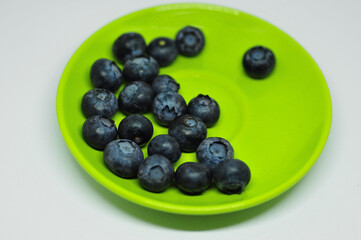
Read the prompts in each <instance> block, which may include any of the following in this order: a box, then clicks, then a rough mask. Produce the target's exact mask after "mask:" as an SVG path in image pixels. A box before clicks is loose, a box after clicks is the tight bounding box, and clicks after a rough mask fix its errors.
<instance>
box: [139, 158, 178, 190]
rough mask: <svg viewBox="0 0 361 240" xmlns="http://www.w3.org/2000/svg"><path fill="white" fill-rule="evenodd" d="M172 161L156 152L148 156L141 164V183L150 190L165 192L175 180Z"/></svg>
mask: <svg viewBox="0 0 361 240" xmlns="http://www.w3.org/2000/svg"><path fill="white" fill-rule="evenodd" d="M173 176H174V169H173V165H172V163H171V162H170V161H169V160H168V159H167V158H166V157H164V156H162V155H159V154H155V155H152V156H149V157H147V158H146V159H144V161H143V162H142V163H141V164H140V166H139V170H138V179H139V182H140V185H141V186H142V187H143V188H144V189H145V190H148V191H150V192H156V193H159V192H163V191H164V190H166V189H167V188H168V187H169V186H170V185H171V184H172V182H173Z"/></svg>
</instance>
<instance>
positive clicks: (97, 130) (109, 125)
mask: <svg viewBox="0 0 361 240" xmlns="http://www.w3.org/2000/svg"><path fill="white" fill-rule="evenodd" d="M82 132H83V138H84V140H85V142H87V143H88V144H89V145H90V146H91V147H93V148H95V149H98V150H103V149H104V148H105V146H106V145H107V144H108V143H109V142H111V141H113V140H115V139H117V135H118V133H117V128H116V126H115V124H114V121H113V120H111V119H107V118H104V117H101V116H92V117H90V118H88V119H87V120H86V121H85V122H84V124H83V128H82Z"/></svg>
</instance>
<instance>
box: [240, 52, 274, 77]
mask: <svg viewBox="0 0 361 240" xmlns="http://www.w3.org/2000/svg"><path fill="white" fill-rule="evenodd" d="M275 62H276V60H275V56H274V54H273V52H272V51H271V50H269V49H268V48H265V47H262V46H256V47H253V48H251V49H249V50H248V51H247V52H246V53H245V54H244V56H243V67H244V70H245V71H246V73H247V74H248V75H249V76H250V77H252V78H259V79H260V78H265V77H267V76H268V75H269V74H270V73H271V72H272V70H273V68H274V66H275Z"/></svg>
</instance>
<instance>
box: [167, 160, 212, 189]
mask: <svg viewBox="0 0 361 240" xmlns="http://www.w3.org/2000/svg"><path fill="white" fill-rule="evenodd" d="M174 179H175V184H176V185H177V187H178V188H179V189H181V190H182V191H183V192H185V193H187V194H191V195H196V194H201V193H202V192H204V191H205V190H206V189H207V188H208V187H209V186H210V185H211V183H212V175H211V172H210V171H209V169H208V167H207V166H206V165H204V164H202V163H196V162H186V163H183V164H182V165H180V166H179V167H178V168H177V171H176V172H175V175H174Z"/></svg>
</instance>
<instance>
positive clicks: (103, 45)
mask: <svg viewBox="0 0 361 240" xmlns="http://www.w3.org/2000/svg"><path fill="white" fill-rule="evenodd" d="M186 25H193V26H196V27H199V28H200V29H201V30H202V31H203V32H204V35H205V38H206V45H205V48H204V50H203V51H202V53H201V54H200V55H199V56H197V57H195V58H186V57H182V56H179V57H178V58H177V59H176V61H175V62H174V63H173V64H172V65H171V66H169V67H166V68H161V72H160V73H161V74H169V75H171V76H172V77H174V78H175V79H176V81H177V82H178V83H179V84H180V86H181V88H180V91H179V93H180V94H182V95H183V97H184V98H185V100H186V101H187V103H188V102H189V101H190V99H192V98H193V97H195V96H197V95H198V94H199V93H202V94H208V95H210V96H211V97H212V98H214V99H216V100H217V102H218V103H219V105H220V108H221V117H220V119H219V121H218V123H217V124H216V125H215V126H213V127H212V128H209V129H208V137H223V138H225V139H227V140H229V141H230V142H231V144H232V145H233V147H234V150H235V158H238V159H241V160H243V161H245V162H246V163H247V164H248V165H249V167H250V169H251V173H252V178H251V182H250V184H249V185H248V187H247V188H246V190H245V191H244V192H243V193H242V194H240V195H237V194H236V195H225V194H222V193H220V192H219V191H217V189H216V188H215V187H212V188H210V189H209V190H207V191H206V192H204V194H203V195H201V196H187V195H184V194H182V193H181V192H180V191H179V190H178V189H177V188H176V187H174V186H173V187H171V188H170V189H168V190H166V191H165V192H163V193H161V194H155V193H150V192H147V191H145V190H143V189H142V188H141V187H140V186H139V183H138V180H137V179H134V180H126V179H121V178H119V177H117V176H115V175H113V174H112V173H111V172H110V171H109V170H108V169H107V168H106V166H105V165H104V163H103V159H102V152H100V151H97V150H94V149H92V148H90V147H89V146H88V145H87V144H86V143H85V141H84V140H83V139H82V135H81V127H82V124H83V122H84V121H85V117H84V116H83V114H82V112H81V108H80V103H81V99H82V97H83V95H84V94H85V92H87V91H88V90H90V89H92V88H93V87H92V85H91V81H90V67H91V65H92V64H93V62H94V61H95V60H97V59H99V58H108V59H114V57H113V56H112V51H111V49H112V44H113V42H114V41H115V39H116V38H117V37H118V36H119V35H121V34H122V33H125V32H129V31H135V32H139V33H141V34H142V35H143V36H144V38H145V40H146V42H147V43H149V42H150V41H151V40H152V39H153V38H155V37H159V36H166V37H170V38H174V37H175V35H176V33H177V31H178V30H179V29H181V28H182V27H184V26H186ZM255 45H264V46H266V47H268V48H270V49H271V50H272V51H273V52H274V54H275V56H276V67H275V69H274V71H273V73H272V74H271V75H270V76H269V77H268V78H266V79H264V80H253V79H251V78H249V77H247V76H246V74H245V73H244V71H243V69H242V65H241V60H242V57H243V54H244V53H245V52H246V51H247V50H248V49H249V48H251V47H253V46H255ZM120 67H121V68H122V66H121V65H120ZM123 86H124V84H123ZM123 86H122V87H123ZM119 91H120V90H119ZM119 91H118V92H117V93H116V95H117V96H118V93H119ZM57 115H58V121H59V125H60V129H61V131H62V134H63V136H64V139H65V141H66V143H67V145H68V147H69V149H70V150H71V152H72V154H73V155H74V157H75V158H76V159H77V160H78V162H79V163H80V165H81V166H82V167H83V168H84V169H85V170H86V171H87V172H88V173H89V174H90V175H91V176H93V177H94V178H95V179H96V180H97V181H98V182H100V183H101V184H102V185H104V186H105V187H107V188H108V189H109V190H111V191H113V192H114V193H116V194H118V195H120V196H121V197H123V198H125V199H127V200H129V201H132V202H134V203H137V204H140V205H143V206H146V207H150V208H153V209H158V210H161V211H166V212H173V213H182V214H194V215H206V214H217V213H225V212H233V211H236V210H241V209H245V208H249V207H251V206H255V205H258V204H261V203H263V202H266V201H268V200H270V199H272V198H274V197H276V196H278V195H279V194H281V193H282V192H284V191H285V190H287V189H288V188H290V187H291V186H293V185H294V184H295V183H296V182H297V181H298V180H300V179H301V178H302V177H303V176H304V175H305V174H306V173H307V171H308V170H309V169H310V168H311V167H312V165H313V164H314V162H315V161H316V160H317V158H318V156H319V154H320V153H321V151H322V149H323V146H324V144H325V143H326V140H327V136H328V132H329V129H330V126H331V98H330V94H329V91H328V88H327V84H326V81H325V79H324V77H323V75H322V73H321V71H320V70H319V68H318V66H317V65H316V63H315V62H314V61H313V59H312V58H311V57H310V56H309V55H308V53H307V52H306V51H305V50H304V49H303V48H302V47H301V46H300V45H299V44H298V43H297V42H295V41H294V40H293V39H292V38H290V37H289V36H288V35H286V34H285V33H283V32H282V31H280V30H279V29H277V28H276V27H274V26H272V25H270V24H268V23H267V22H264V21H263V20H260V19H258V18H256V17H253V16H250V15H248V14H244V13H242V12H239V11H237V10H233V9H229V8H224V7H219V6H214V5H205V4H173V5H164V6H158V7H154V8H149V9H145V10H142V11H139V12H135V13H132V14H130V15H126V16H124V17H121V18H119V19H117V20H115V21H113V22H111V23H110V24H108V25H106V26H105V27H103V28H102V29H100V30H99V31H97V32H96V33H95V34H93V35H92V36H91V37H90V38H89V39H88V40H86V41H85V42H84V43H83V44H82V45H81V46H80V47H79V49H78V50H77V51H76V52H75V53H74V55H73V56H72V58H71V59H70V61H69V63H68V65H67V66H66V68H65V70H64V73H63V75H62V77H61V80H60V83H59V87H58V94H57ZM146 116H147V117H148V118H149V119H150V120H151V121H152V122H153V123H154V127H155V131H154V136H156V135H158V134H165V133H167V128H164V127H160V126H159V125H157V124H155V122H154V118H153V116H152V115H151V114H146ZM122 118H124V115H123V114H121V113H117V115H116V116H115V117H114V120H115V122H116V124H117V125H118V124H119V122H120V121H121V119H122ZM143 151H144V153H145V156H146V147H144V148H143ZM186 161H196V156H195V153H183V155H182V157H181V160H180V161H179V162H177V163H176V164H175V167H177V166H179V165H180V164H181V163H183V162H186Z"/></svg>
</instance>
